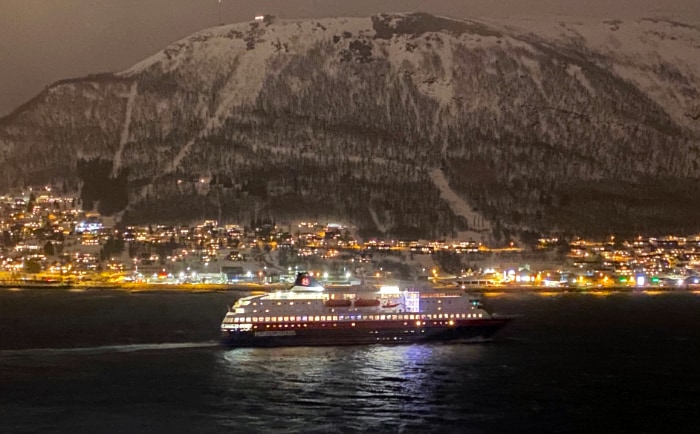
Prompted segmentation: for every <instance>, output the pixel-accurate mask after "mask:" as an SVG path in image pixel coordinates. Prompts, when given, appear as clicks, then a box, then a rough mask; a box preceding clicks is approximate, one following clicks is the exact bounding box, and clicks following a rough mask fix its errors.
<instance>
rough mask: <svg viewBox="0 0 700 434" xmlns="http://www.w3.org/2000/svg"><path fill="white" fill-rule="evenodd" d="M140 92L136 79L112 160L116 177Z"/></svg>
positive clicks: (113, 172)
mask: <svg viewBox="0 0 700 434" xmlns="http://www.w3.org/2000/svg"><path fill="white" fill-rule="evenodd" d="M137 94H138V83H137V82H136V81H134V82H133V83H131V88H130V89H129V94H128V96H127V100H126V114H125V115H124V126H123V127H122V134H121V137H120V138H119V148H118V149H117V152H116V154H114V160H113V162H112V177H116V176H117V174H118V173H119V169H120V168H121V165H122V154H123V152H124V147H125V146H126V143H127V142H128V141H129V126H130V125H131V112H132V110H133V108H134V100H135V99H136V95H137Z"/></svg>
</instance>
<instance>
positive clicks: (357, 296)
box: [221, 274, 509, 346]
mask: <svg viewBox="0 0 700 434" xmlns="http://www.w3.org/2000/svg"><path fill="white" fill-rule="evenodd" d="M508 321H509V318H507V317H496V316H494V315H491V314H490V313H488V312H487V311H486V310H484V309H483V307H482V306H481V303H479V302H478V301H476V300H472V299H470V298H469V297H468V296H466V295H465V294H461V293H456V294H447V293H438V292H425V291H418V290H411V289H404V290H401V289H399V287H396V286H385V287H381V288H380V289H379V290H377V289H367V288H355V289H351V288H347V289H343V290H334V291H328V290H325V289H324V288H323V287H322V286H321V285H320V284H318V283H317V282H316V281H314V280H313V278H311V277H310V276H308V275H306V274H300V275H299V276H298V277H297V279H296V281H295V283H294V286H293V287H292V288H291V289H290V290H288V291H280V292H274V293H269V294H263V295H253V296H249V297H243V298H241V299H239V300H238V301H237V302H236V303H235V304H234V305H233V306H232V307H231V309H230V311H229V312H228V313H227V314H226V316H225V317H224V320H223V322H222V324H221V333H222V338H223V341H224V343H226V344H229V345H232V346H286V345H349V344H368V343H410V342H418V341H431V340H436V341H440V340H485V339H489V338H490V337H491V336H492V335H493V334H494V333H495V332H496V331H497V330H498V329H500V328H501V327H503V326H504V325H505V324H506V323H507V322H508Z"/></svg>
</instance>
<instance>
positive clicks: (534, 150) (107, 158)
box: [0, 13, 700, 239]
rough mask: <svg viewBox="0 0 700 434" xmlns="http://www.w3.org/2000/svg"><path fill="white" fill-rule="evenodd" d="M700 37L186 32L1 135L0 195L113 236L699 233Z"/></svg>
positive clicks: (352, 23) (667, 27) (87, 81)
mask: <svg viewBox="0 0 700 434" xmlns="http://www.w3.org/2000/svg"><path fill="white" fill-rule="evenodd" d="M699 91H700V29H699V28H697V27H693V26H690V25H687V24H683V23H678V22H673V21H669V20H657V19H653V20H652V19H649V20H636V21H629V22H622V21H604V22H600V21H590V22H551V21H550V22H543V21H528V20H502V21H498V22H485V21H469V20H466V21H465V20H453V19H449V18H443V17H436V16H432V15H428V14H422V13H413V14H389V15H378V16H373V17H371V18H333V19H325V20H307V21H285V20H277V19H274V18H273V17H266V19H265V20H264V21H255V22H250V23H239V24H233V25H227V26H221V27H216V28H211V29H207V30H203V31H201V32H199V33H196V34H194V35H192V36H190V37H188V38H186V39H183V40H181V41H178V42H175V43H173V44H171V45H169V46H168V47H166V48H165V49H164V50H163V51H161V52H159V53H156V54H155V55H154V56H152V57H150V58H147V59H145V60H143V61H142V62H139V63H138V64H136V65H134V66H133V67H131V68H129V69H128V70H126V71H123V72H120V73H116V74H101V75H96V76H88V77H83V78H78V79H71V80H64V81H61V82H58V83H55V84H54V85H52V86H50V87H48V88H47V89H46V90H44V91H43V92H42V93H41V94H39V95H38V96H37V97H35V98H34V99H32V100H31V101H29V102H28V103H26V104H25V105H23V106H22V107H20V108H18V109H17V110H16V111H15V112H14V113H12V114H11V115H9V116H7V117H5V118H3V119H1V120H0V161H2V165H3V168H4V170H3V172H2V173H1V174H0V188H5V189H6V188H8V187H12V186H17V185H23V184H30V185H34V184H39V183H45V182H51V181H56V180H64V181H65V182H66V183H67V184H68V185H69V186H70V185H72V184H77V183H78V180H80V183H81V185H82V186H83V195H84V197H85V198H86V200H87V202H88V203H90V202H91V201H93V200H95V201H99V204H100V207H101V208H102V209H103V211H107V212H114V211H120V210H121V209H123V208H125V214H124V218H125V219H127V220H131V221H134V220H141V221H143V220H151V221H155V220H158V221H164V220H171V221H175V220H180V221H187V220H190V219H196V218H202V217H214V218H221V219H223V220H237V221H247V219H248V218H251V217H267V216H272V217H275V218H277V220H278V221H279V220H284V219H287V218H290V219H291V218H301V217H305V218H337V219H342V220H345V221H347V222H352V223H355V224H357V225H359V226H360V227H362V228H364V229H365V233H368V234H369V233H372V232H373V231H380V232H384V233H388V234H393V235H396V236H418V235H423V236H427V235H432V236H441V235H443V234H452V233H454V232H455V231H469V232H470V233H471V236H473V237H474V238H475V239H488V238H490V237H495V238H496V239H503V238H504V237H505V236H508V235H509V232H510V233H512V232H513V231H540V230H565V231H576V232H588V233H603V232H608V231H615V232H620V231H625V232H629V233H631V232H641V231H647V232H654V231H666V230H671V229H674V230H675V229H678V228H682V229H685V230H695V229H698V228H700V214H699V213H698V212H697V211H696V210H697V207H696V206H695V202H696V201H697V200H698V199H700V194H699V193H696V189H695V188H694V187H695V182H696V181H697V179H698V162H699V159H700V154H699V151H700V140H699V137H700V98H698V92H699Z"/></svg>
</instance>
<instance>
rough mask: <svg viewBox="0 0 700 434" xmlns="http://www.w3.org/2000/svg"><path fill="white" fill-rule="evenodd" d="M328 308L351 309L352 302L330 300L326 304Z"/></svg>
mask: <svg viewBox="0 0 700 434" xmlns="http://www.w3.org/2000/svg"><path fill="white" fill-rule="evenodd" d="M325 305H326V307H350V305H352V302H351V301H350V300H346V299H342V300H328V301H326V303H325Z"/></svg>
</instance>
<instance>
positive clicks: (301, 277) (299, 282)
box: [292, 273, 324, 292]
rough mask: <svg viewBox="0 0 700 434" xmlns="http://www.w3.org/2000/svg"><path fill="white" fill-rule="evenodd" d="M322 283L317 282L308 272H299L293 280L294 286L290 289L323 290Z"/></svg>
mask: <svg viewBox="0 0 700 434" xmlns="http://www.w3.org/2000/svg"><path fill="white" fill-rule="evenodd" d="M323 290H324V288H323V285H321V284H320V283H318V281H317V280H316V279H314V278H313V277H311V276H309V273H299V274H298V275H297V279H296V280H295V281H294V286H292V291H316V292H321V291H323Z"/></svg>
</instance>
